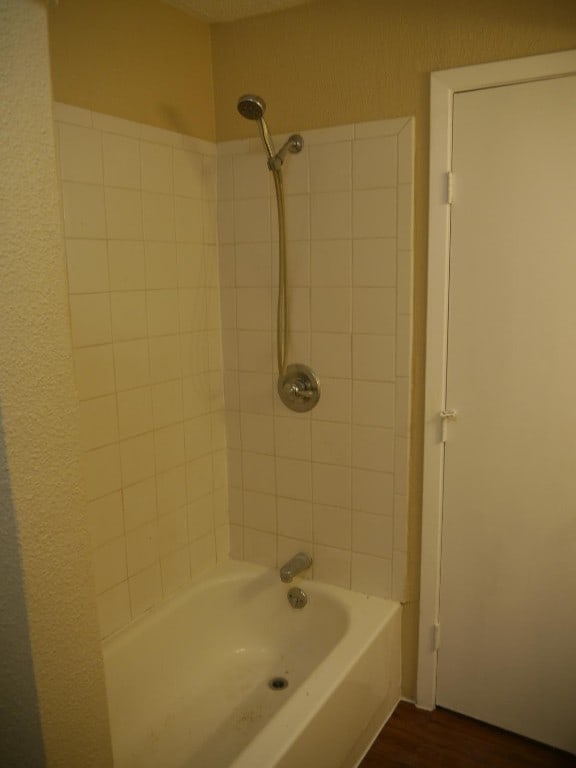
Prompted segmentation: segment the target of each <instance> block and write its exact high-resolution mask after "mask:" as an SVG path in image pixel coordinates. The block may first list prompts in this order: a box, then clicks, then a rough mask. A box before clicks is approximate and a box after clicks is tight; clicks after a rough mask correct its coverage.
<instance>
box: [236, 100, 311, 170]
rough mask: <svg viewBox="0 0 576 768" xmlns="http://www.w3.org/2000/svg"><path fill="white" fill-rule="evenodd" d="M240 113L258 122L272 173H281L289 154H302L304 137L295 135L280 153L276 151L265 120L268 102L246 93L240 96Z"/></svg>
mask: <svg viewBox="0 0 576 768" xmlns="http://www.w3.org/2000/svg"><path fill="white" fill-rule="evenodd" d="M237 106H238V112H240V114H241V115H242V117H245V118H247V119H248V120H257V121H258V131H259V133H260V138H261V139H262V143H263V144H264V148H265V149H266V154H267V155H268V168H269V169H270V170H271V171H279V170H280V168H281V167H282V163H283V162H284V158H285V157H286V153H287V152H300V150H301V149H302V136H299V135H298V134H293V135H292V136H290V138H289V139H288V141H287V142H285V144H284V146H283V147H282V148H281V149H280V151H279V152H276V150H275V149H274V142H273V141H272V137H271V136H270V131H269V130H268V126H267V125H266V120H264V112H265V111H266V102H265V101H264V99H262V98H260V96H254V94H253V93H246V94H245V95H244V96H240V98H239V99H238V105H237Z"/></svg>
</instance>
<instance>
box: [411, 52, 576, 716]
mask: <svg viewBox="0 0 576 768" xmlns="http://www.w3.org/2000/svg"><path fill="white" fill-rule="evenodd" d="M572 74H576V51H563V52H561V53H552V54H545V55H542V56H531V57H529V58H522V59H512V60H509V61H500V62H494V63H490V64H479V65H476V66H470V67H461V68H458V69H446V70H443V71H440V72H433V73H432V74H431V80H430V97H431V99H430V101H431V103H430V178H429V194H430V202H429V223H428V307H427V318H426V329H427V331H426V374H425V376H426V385H425V415H424V476H423V498H422V552H421V580H420V622H419V637H418V681H417V693H416V705H417V706H418V707H420V708H422V709H434V708H435V706H436V671H437V644H438V629H437V628H438V621H439V597H440V557H441V535H442V498H443V472H444V444H443V443H442V442H441V439H440V435H441V426H440V419H439V413H440V411H441V410H443V409H444V408H445V407H446V405H447V404H446V401H445V397H446V364H447V335H448V288H449V251H450V204H449V198H450V195H451V191H450V187H451V183H450V184H449V179H450V177H449V175H448V174H449V172H450V170H451V167H452V112H453V104H454V94H456V93H458V92H462V91H471V90H478V89H481V88H491V87H495V86H501V85H512V84H514V83H522V82H529V81H532V80H546V79H550V78H555V77H562V76H567V75H572Z"/></svg>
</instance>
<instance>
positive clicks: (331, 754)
mask: <svg viewBox="0 0 576 768" xmlns="http://www.w3.org/2000/svg"><path fill="white" fill-rule="evenodd" d="M296 582H297V583H298V585H299V586H301V587H302V588H303V589H304V590H305V591H306V593H307V594H308V597H309V601H308V605H307V606H306V607H305V608H303V609H294V608H292V607H291V606H290V605H289V603H288V600H287V597H286V595H287V592H288V589H289V587H290V586H293V585H287V584H282V583H281V581H280V579H279V577H278V572H277V571H272V570H269V569H266V568H262V567H260V566H257V565H252V564H249V563H238V562H230V563H227V564H225V565H224V566H219V567H218V568H216V569H215V570H214V571H212V572H211V573H210V574H208V575H207V576H206V578H205V579H203V580H202V581H201V582H200V583H197V584H195V585H194V586H192V587H191V588H190V589H188V590H187V591H186V592H185V593H183V594H181V595H179V596H178V597H176V598H175V599H174V600H172V601H171V602H170V603H168V604H166V605H164V606H162V607H161V608H159V609H158V610H156V611H154V612H153V613H151V614H149V615H147V616H146V617H143V618H142V619H140V620H139V621H138V622H136V623H135V624H133V625H132V626H130V627H129V628H128V629H126V630H124V631H122V632H121V633H119V634H118V635H117V636H115V637H113V638H111V639H110V640H108V641H107V642H105V645H104V662H105V669H106V683H107V689H108V701H109V710H110V724H111V731H112V743H113V749H114V766H115V768H302V767H303V766H314V768H351V767H352V766H355V765H357V764H358V762H359V761H360V759H361V758H362V756H363V754H364V753H365V751H366V750H367V748H368V747H369V745H370V744H371V742H372V740H373V739H374V737H375V736H376V735H377V733H378V731H379V730H380V728H381V727H382V725H383V724H384V722H385V721H386V719H387V718H388V717H389V715H390V714H391V713H392V711H393V709H394V707H395V706H396V703H397V702H398V699H399V697H400V606H399V605H398V604H397V603H393V602H391V601H389V600H382V599H380V598H377V597H368V596H366V595H361V594H358V593H354V592H349V591H347V590H343V589H339V588H337V587H331V586H327V585H324V584H321V583H318V582H314V581H307V580H306V581H305V580H300V579H296V580H295V583H296ZM276 676H280V677H283V678H285V679H286V680H287V681H288V686H287V688H285V689H284V690H271V689H270V688H269V687H268V681H269V680H270V679H271V678H273V677H276Z"/></svg>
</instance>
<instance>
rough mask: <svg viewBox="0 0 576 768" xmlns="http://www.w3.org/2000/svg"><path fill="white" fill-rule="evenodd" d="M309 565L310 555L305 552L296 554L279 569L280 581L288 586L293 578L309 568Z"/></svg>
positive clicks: (310, 561) (310, 563)
mask: <svg viewBox="0 0 576 768" xmlns="http://www.w3.org/2000/svg"><path fill="white" fill-rule="evenodd" d="M311 565H312V558H311V557H310V555H309V554H308V553H307V552H298V554H296V555H294V557H291V558H290V560H288V562H287V563H285V564H284V565H283V566H282V568H280V579H281V580H282V581H284V582H286V583H288V584H289V583H290V582H291V581H292V579H293V578H294V576H297V575H298V574H299V573H302V571H305V570H306V569H307V568H310V566H311Z"/></svg>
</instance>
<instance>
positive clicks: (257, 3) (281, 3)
mask: <svg viewBox="0 0 576 768" xmlns="http://www.w3.org/2000/svg"><path fill="white" fill-rule="evenodd" d="M163 2H165V3H168V5H173V6H175V7H176V8H181V9H182V10H183V11H187V12H188V13H191V14H192V15H194V16H197V17H199V18H201V19H204V21H207V22H209V23H211V24H212V23H217V22H222V21H234V20H235V19H243V18H246V17H247V16H258V15H260V14H262V13H272V12H273V11H280V10H282V9H284V8H291V7H292V6H294V5H302V4H303V3H307V2H310V0H163Z"/></svg>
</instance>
